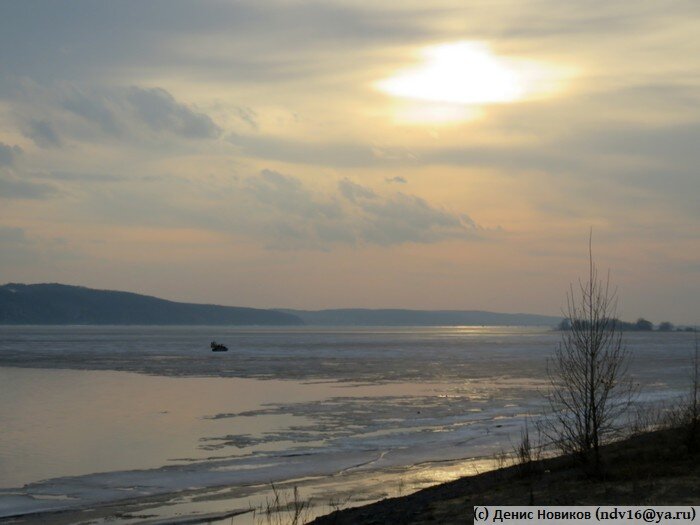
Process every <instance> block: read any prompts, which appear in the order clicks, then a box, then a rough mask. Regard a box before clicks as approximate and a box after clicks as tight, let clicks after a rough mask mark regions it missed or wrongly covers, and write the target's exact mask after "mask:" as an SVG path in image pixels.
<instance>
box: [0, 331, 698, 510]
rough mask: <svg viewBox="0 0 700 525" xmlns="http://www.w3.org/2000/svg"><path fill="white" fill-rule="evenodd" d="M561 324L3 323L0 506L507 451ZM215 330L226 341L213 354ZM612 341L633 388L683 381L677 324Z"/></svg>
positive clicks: (535, 406) (531, 409)
mask: <svg viewBox="0 0 700 525" xmlns="http://www.w3.org/2000/svg"><path fill="white" fill-rule="evenodd" d="M559 337H560V334H559V333H557V332H554V331H551V330H546V329H541V328H538V329H533V328H518V327H444V328H443V327H437V328H435V327H428V328H426V327H420V328H371V329H368V328H345V327H344V328H342V329H333V328H313V327H300V328H291V329H290V328H284V329H282V328H265V329H255V328H253V329H251V328H221V327H167V328H165V327H0V390H1V391H0V421H2V430H1V431H0V487H2V489H0V516H2V515H10V514H14V513H18V512H25V511H33V510H41V509H48V508H65V507H70V506H75V505H77V504H97V503H101V502H105V501H113V500H117V499H122V498H124V497H139V496H146V495H153V494H159V493H167V492H174V491H180V490H185V489H193V488H202V487H216V486H238V487H244V486H249V485H251V484H264V483H268V482H269V481H283V480H286V479H297V478H302V477H308V476H331V475H338V474H339V473H348V472H352V473H362V472H368V473H369V472H375V473H376V472H382V471H386V470H387V469H392V468H399V467H400V468H405V467H408V466H410V465H415V464H417V463H421V462H430V461H441V460H453V459H460V458H474V457H480V456H486V455H488V454H492V453H494V452H497V451H498V450H500V449H510V448H511V447H512V443H513V442H514V440H516V439H517V436H518V434H519V432H520V428H521V426H522V424H523V421H524V420H525V418H526V417H528V415H529V416H530V417H534V418H536V417H538V415H539V414H540V413H541V412H542V408H543V406H544V405H545V400H544V397H543V393H544V391H545V390H546V386H547V381H546V377H545V367H546V360H547V358H548V357H549V356H551V355H552V352H553V350H554V347H555V345H556V344H557V342H558V341H559ZM212 339H215V340H217V341H220V342H222V343H224V344H226V345H227V346H228V347H229V351H228V352H225V353H212V352H210V351H209V347H208V345H209V341H211V340H212ZM626 341H627V345H628V346H629V348H630V350H631V353H632V356H633V365H632V369H631V371H632V374H633V375H634V378H635V380H636V381H638V382H639V383H640V389H641V395H640V400H641V401H642V402H644V401H651V400H657V399H663V398H670V397H673V396H675V395H677V394H678V393H680V392H682V391H683V390H684V389H685V388H686V386H687V381H688V377H687V369H688V363H689V357H690V352H691V348H692V334H685V333H630V334H626ZM435 481H438V480H437V479H436V480H435ZM25 485H26V486H25Z"/></svg>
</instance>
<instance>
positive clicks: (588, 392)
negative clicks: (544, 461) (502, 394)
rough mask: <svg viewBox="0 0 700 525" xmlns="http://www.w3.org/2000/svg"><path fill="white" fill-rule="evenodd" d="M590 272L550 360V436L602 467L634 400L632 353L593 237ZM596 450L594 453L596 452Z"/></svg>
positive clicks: (573, 293)
mask: <svg viewBox="0 0 700 525" xmlns="http://www.w3.org/2000/svg"><path fill="white" fill-rule="evenodd" d="M588 254H589V274H588V280H587V281H581V280H579V285H578V288H577V290H575V288H574V286H573V285H571V286H570V290H569V292H568V293H567V301H566V304H567V306H566V311H565V318H566V321H568V323H567V329H565V330H562V340H561V342H560V343H559V345H558V346H557V348H556V350H555V354H554V357H553V358H552V359H551V360H550V361H549V362H548V365H547V373H548V376H549V383H550V389H549V392H548V398H549V402H550V406H551V408H552V414H553V418H552V424H551V426H550V427H549V433H550V436H549V437H550V438H552V439H553V440H554V442H555V443H556V444H557V445H558V446H559V447H560V448H561V450H562V451H563V452H565V453H576V454H578V455H579V457H581V458H582V459H583V460H584V461H588V460H589V459H592V460H593V466H594V468H595V470H596V471H599V470H600V467H601V457H600V446H601V444H602V443H603V441H604V439H605V438H606V437H607V436H608V435H609V434H610V433H611V432H613V431H614V430H615V429H616V428H617V424H618V421H619V416H620V415H621V414H622V412H624V411H625V410H626V409H627V407H628V406H629V404H630V402H631V400H632V394H633V387H632V383H631V381H629V380H628V373H627V372H628V366H629V360H630V354H629V352H628V350H627V348H626V347H625V345H624V342H623V339H622V332H621V331H620V330H619V327H618V326H617V315H616V313H617V293H616V291H615V290H613V289H611V287H610V275H609V274H608V276H607V278H606V279H605V280H604V281H603V280H601V279H599V277H598V271H597V269H596V265H595V263H594V262H593V252H592V247H591V238H589V243H588ZM591 456H592V458H591Z"/></svg>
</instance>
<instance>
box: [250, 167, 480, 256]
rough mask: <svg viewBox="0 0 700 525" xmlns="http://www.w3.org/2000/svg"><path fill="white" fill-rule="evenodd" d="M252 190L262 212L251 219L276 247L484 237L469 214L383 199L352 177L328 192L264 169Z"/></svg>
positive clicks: (411, 199)
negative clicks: (313, 188)
mask: <svg viewBox="0 0 700 525" xmlns="http://www.w3.org/2000/svg"><path fill="white" fill-rule="evenodd" d="M247 190H248V192H249V194H250V195H251V196H253V197H254V198H255V201H256V202H255V208H257V209H256V210H255V213H254V214H249V218H253V217H255V218H257V219H255V218H253V219H252V220H253V221H255V220H258V221H260V223H259V225H260V226H261V228H262V230H263V232H264V233H266V234H267V235H269V236H271V238H272V240H271V242H270V243H269V246H270V247H273V248H316V249H330V248H331V247H332V246H334V245H338V244H350V245H357V244H377V245H382V246H389V245H395V244H402V243H411V242H412V243H434V242H439V241H444V240H448V239H474V238H477V237H478V236H479V235H478V232H477V230H479V228H478V226H477V225H476V224H475V223H474V222H473V221H472V220H471V219H470V218H469V217H468V216H467V215H464V214H457V213H453V212H450V211H448V210H446V209H444V208H442V207H439V206H435V205H433V204H430V203H429V202H428V201H426V200H425V199H423V198H421V197H418V196H415V195H408V194H405V193H393V194H390V195H380V194H378V193H376V192H375V191H374V190H372V189H371V188H368V187H366V186H362V185H360V184H358V183H356V182H353V181H351V180H350V179H347V178H344V179H341V180H339V181H338V182H337V185H336V188H335V190H334V191H331V192H329V193H322V192H319V191H314V190H312V189H310V188H309V187H308V186H306V185H305V184H304V183H302V181H301V180H300V179H298V178H296V177H293V176H290V175H283V174H281V173H279V172H275V171H271V170H263V171H262V172H261V173H260V174H259V175H258V176H256V177H252V178H249V179H248V181H247ZM261 206H262V209H261V208H260V207H261Z"/></svg>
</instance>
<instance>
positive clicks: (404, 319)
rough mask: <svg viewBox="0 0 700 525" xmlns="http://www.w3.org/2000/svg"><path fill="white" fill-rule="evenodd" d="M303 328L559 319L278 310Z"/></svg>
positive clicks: (552, 321)
mask: <svg viewBox="0 0 700 525" xmlns="http://www.w3.org/2000/svg"><path fill="white" fill-rule="evenodd" d="M280 311H281V312H285V313H288V314H292V315H295V316H297V317H299V318H300V319H301V320H302V321H304V324H307V325H321V326H324V325H325V326H481V325H496V326H506V325H513V326H516V325H517V326H551V327H554V326H557V325H558V324H559V323H560V322H561V320H562V318H561V317H554V316H550V315H536V314H501V313H495V312H483V311H480V310H465V311H462V310H401V309H385V310H369V309H364V308H346V309H337V310H316V311H311V310H289V309H287V310H280Z"/></svg>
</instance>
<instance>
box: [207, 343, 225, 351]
mask: <svg viewBox="0 0 700 525" xmlns="http://www.w3.org/2000/svg"><path fill="white" fill-rule="evenodd" d="M209 346H211V351H212V352H228V348H227V347H226V346H225V345H222V344H221V343H217V342H216V341H212V342H211V345H209Z"/></svg>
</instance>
